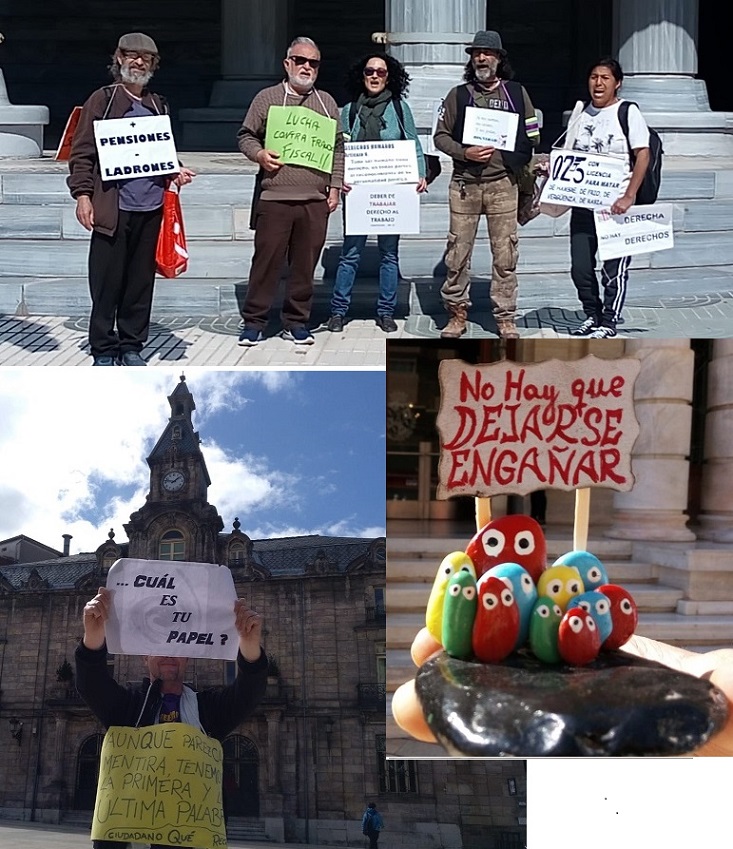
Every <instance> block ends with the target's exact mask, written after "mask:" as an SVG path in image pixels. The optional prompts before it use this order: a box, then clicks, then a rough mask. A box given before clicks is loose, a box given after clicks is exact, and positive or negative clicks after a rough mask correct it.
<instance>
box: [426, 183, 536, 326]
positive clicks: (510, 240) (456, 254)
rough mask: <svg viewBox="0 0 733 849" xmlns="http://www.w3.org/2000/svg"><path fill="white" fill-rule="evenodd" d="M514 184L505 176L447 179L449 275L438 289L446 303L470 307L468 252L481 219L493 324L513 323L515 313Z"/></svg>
mask: <svg viewBox="0 0 733 849" xmlns="http://www.w3.org/2000/svg"><path fill="white" fill-rule="evenodd" d="M518 198H519V195H518V191H517V184H516V182H515V181H514V180H513V179H510V178H509V177H503V178H502V179H501V180H496V181H494V182H491V183H465V184H464V185H463V186H461V182H460V181H457V180H451V183H450V187H449V189H448V200H449V203H450V233H448V248H447V251H446V254H445V264H446V266H447V268H448V276H447V277H446V280H445V283H444V284H443V287H442V289H441V295H442V296H443V301H444V302H445V303H446V304H468V305H470V303H471V300H470V290H471V276H470V274H469V269H470V267H471V254H472V253H473V246H474V242H475V241H476V231H477V229H478V222H479V219H480V218H481V216H482V215H485V216H486V223H487V226H488V230H489V244H490V245H491V257H492V271H491V302H492V305H493V309H494V318H495V319H496V320H497V321H505V320H513V319H514V317H515V314H516V309H517V274H516V268H517V257H518V250H517V244H518V239H517V203H518Z"/></svg>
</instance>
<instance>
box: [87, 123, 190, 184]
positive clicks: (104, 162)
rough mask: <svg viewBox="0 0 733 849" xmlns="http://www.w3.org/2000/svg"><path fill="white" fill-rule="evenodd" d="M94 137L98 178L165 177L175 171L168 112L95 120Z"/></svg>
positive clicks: (175, 161)
mask: <svg viewBox="0 0 733 849" xmlns="http://www.w3.org/2000/svg"><path fill="white" fill-rule="evenodd" d="M94 140H95V142H96V144H97V154H98V156H99V175H100V177H101V178H102V180H130V179H134V178H135V177H160V176H164V177H165V176H168V175H169V174H175V173H176V172H177V171H178V170H179V165H178V154H177V153H176V145H175V143H174V141H173V133H172V131H171V119H170V116H168V115H149V116H147V117H145V118H107V119H105V120H103V121H95V122H94Z"/></svg>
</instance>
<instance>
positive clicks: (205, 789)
mask: <svg viewBox="0 0 733 849" xmlns="http://www.w3.org/2000/svg"><path fill="white" fill-rule="evenodd" d="M222 766H223V752H222V747H221V743H219V741H218V740H215V739H213V738H212V737H207V736H206V735H205V734H204V733H203V732H202V731H200V730H199V729H197V728H194V727H193V726H192V725H187V724H186V723H183V722H166V723H162V724H159V725H149V726H145V727H143V728H129V727H123V726H116V725H113V726H111V727H110V728H109V729H108V730H107V733H106V735H105V737H104V743H103V744H102V754H101V757H100V764H99V781H98V783H97V800H96V803H95V806H94V816H93V818H92V840H112V841H115V842H120V843H127V842H128V841H134V842H135V843H158V844H163V845H168V846H190V847H197V849H216V847H218V846H222V847H225V846H226V845H227V843H226V829H225V824H224V814H223V810H222Z"/></svg>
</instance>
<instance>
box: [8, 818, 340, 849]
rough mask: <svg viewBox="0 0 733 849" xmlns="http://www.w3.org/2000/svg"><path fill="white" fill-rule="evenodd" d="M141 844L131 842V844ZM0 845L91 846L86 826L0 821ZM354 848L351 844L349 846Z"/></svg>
mask: <svg viewBox="0 0 733 849" xmlns="http://www.w3.org/2000/svg"><path fill="white" fill-rule="evenodd" d="M140 845H141V844H137V843H133V844H132V846H133V847H138V846H140ZM228 845H229V846H231V847H236V849H266V847H268V846H269V847H273V849H303V845H304V844H302V843H269V842H268V843H260V842H254V843H252V842H249V843H246V842H245V843H243V842H242V841H240V840H230V841H228ZM0 846H2V847H3V849H6V847H7V849H10V847H13V849H86V847H90V846H91V842H90V838H89V829H86V828H84V829H82V828H78V827H71V826H63V825H43V824H40V823H14V822H9V821H7V820H0ZM329 847H330V849H347V847H345V846H331V845H330V844H329ZM351 849H353V847H351Z"/></svg>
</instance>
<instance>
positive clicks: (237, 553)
mask: <svg viewBox="0 0 733 849" xmlns="http://www.w3.org/2000/svg"><path fill="white" fill-rule="evenodd" d="M243 563H244V546H243V545H242V543H241V542H235V543H232V545H230V546H229V565H230V566H237V565H239V566H241V565H242V564H243Z"/></svg>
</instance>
